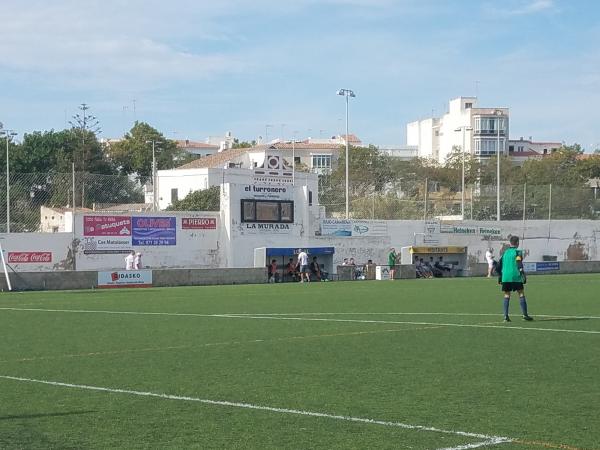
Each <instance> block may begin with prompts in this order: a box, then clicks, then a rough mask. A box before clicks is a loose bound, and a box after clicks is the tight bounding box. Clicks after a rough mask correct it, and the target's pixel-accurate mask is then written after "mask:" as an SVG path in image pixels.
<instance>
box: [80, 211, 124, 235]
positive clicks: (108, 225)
mask: <svg viewBox="0 0 600 450" xmlns="http://www.w3.org/2000/svg"><path fill="white" fill-rule="evenodd" d="M83 235H84V236H112V237H117V236H120V237H123V236H131V217H129V216H83Z"/></svg>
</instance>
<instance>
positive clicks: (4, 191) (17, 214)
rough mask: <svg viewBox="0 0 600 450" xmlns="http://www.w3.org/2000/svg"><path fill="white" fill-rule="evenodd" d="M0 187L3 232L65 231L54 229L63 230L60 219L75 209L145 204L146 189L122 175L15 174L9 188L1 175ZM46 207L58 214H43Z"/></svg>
mask: <svg viewBox="0 0 600 450" xmlns="http://www.w3.org/2000/svg"><path fill="white" fill-rule="evenodd" d="M0 186H1V188H0V232H7V231H9V232H13V233H23V232H37V231H63V230H60V229H54V230H53V229H52V227H59V228H60V224H59V220H58V217H59V216H60V214H61V213H64V212H65V211H67V210H72V209H73V207H76V208H78V209H79V208H88V209H96V210H97V209H100V208H107V206H108V205H115V204H132V203H136V204H140V203H144V192H143V187H142V186H141V185H140V184H139V183H138V182H136V181H134V180H132V179H131V178H129V177H127V176H120V175H98V174H90V173H81V172H76V173H44V174H41V173H11V174H10V179H9V183H8V185H7V183H6V175H1V176H0ZM7 200H8V201H9V203H8V207H7ZM43 207H45V208H51V209H53V210H54V211H56V213H57V214H56V215H53V214H52V212H49V213H48V214H50V216H49V215H48V214H44V215H42V208H43ZM53 224H54V225H53Z"/></svg>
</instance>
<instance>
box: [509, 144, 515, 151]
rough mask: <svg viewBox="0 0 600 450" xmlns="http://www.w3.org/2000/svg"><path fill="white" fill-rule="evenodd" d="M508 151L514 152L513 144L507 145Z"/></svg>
mask: <svg viewBox="0 0 600 450" xmlns="http://www.w3.org/2000/svg"><path fill="white" fill-rule="evenodd" d="M508 151H509V152H511V153H512V152H514V151H515V146H514V145H509V146H508Z"/></svg>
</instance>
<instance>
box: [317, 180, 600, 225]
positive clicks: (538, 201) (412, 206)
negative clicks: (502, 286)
mask: <svg viewBox="0 0 600 450" xmlns="http://www.w3.org/2000/svg"><path fill="white" fill-rule="evenodd" d="M321 187H323V188H324V189H323V190H320V192H319V203H320V204H321V205H322V206H324V207H325V213H326V216H327V217H330V218H344V217H345V192H344V188H343V187H338V188H337V189H335V188H331V187H328V186H321ZM597 197H600V196H598V195H597V189H595V188H584V187H564V186H555V185H528V184H521V185H506V186H501V189H500V219H501V220H546V219H597V218H598V217H599V214H600V198H597ZM349 203H350V205H349V210H350V218H354V219H385V220H398V219H404V220H420V219H431V218H435V217H448V218H449V217H452V216H453V217H456V218H460V217H464V219H465V220H467V219H471V220H497V216H498V214H497V187H496V186H487V185H471V186H466V187H465V192H464V195H463V193H462V192H461V189H460V187H459V186H450V187H448V183H442V182H438V181H435V180H427V182H420V183H415V182H406V181H403V183H402V184H399V185H397V186H389V187H388V188H386V189H383V190H380V191H375V190H371V192H368V191H366V192H364V191H363V192H361V193H359V194H357V193H356V192H352V190H351V191H350V200H349ZM463 211H464V214H463Z"/></svg>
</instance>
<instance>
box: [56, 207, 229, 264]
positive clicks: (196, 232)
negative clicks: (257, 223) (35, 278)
mask: <svg viewBox="0 0 600 450" xmlns="http://www.w3.org/2000/svg"><path fill="white" fill-rule="evenodd" d="M93 215H94V216H105V217H110V216H111V215H109V214H93ZM85 216H92V214H78V215H76V218H75V235H76V242H75V244H76V258H77V261H76V269H77V270H115V269H119V270H122V269H124V268H125V262H124V258H125V256H126V255H127V253H129V251H131V250H134V251H135V252H140V253H142V261H143V265H144V267H145V268H151V269H160V268H177V267H179V268H211V267H221V266H222V265H223V264H222V261H221V258H222V256H223V255H222V253H221V252H220V251H219V242H223V237H222V236H221V230H222V227H221V226H220V220H221V219H220V217H221V214H220V213H219V212H194V211H191V212H180V211H173V212H169V211H161V212H156V213H152V212H149V213H132V214H131V216H134V217H161V218H165V217H174V218H175V223H176V245H135V243H134V242H133V241H132V239H131V236H127V235H124V236H115V237H119V239H121V238H124V239H125V240H127V239H128V242H129V243H128V244H127V245H125V246H124V247H123V248H120V247H119V248H117V247H115V248H114V249H110V248H109V250H105V249H104V248H101V247H100V244H98V239H99V238H98V237H94V236H91V237H90V236H86V235H85V234H86V233H85V232H84V229H83V228H84V227H83V223H84V217H85ZM112 216H116V217H120V216H124V217H129V214H119V215H112ZM184 218H195V219H214V220H216V225H215V228H214V229H184V228H183V224H182V219H184ZM49 238H50V237H49ZM102 238H104V237H102ZM108 238H110V236H109V237H108ZM88 241H95V242H96V244H95V247H96V249H95V250H90V242H88ZM91 247H94V244H93V243H92V245H91ZM102 252H104V253H102ZM108 252H112V253H108Z"/></svg>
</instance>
